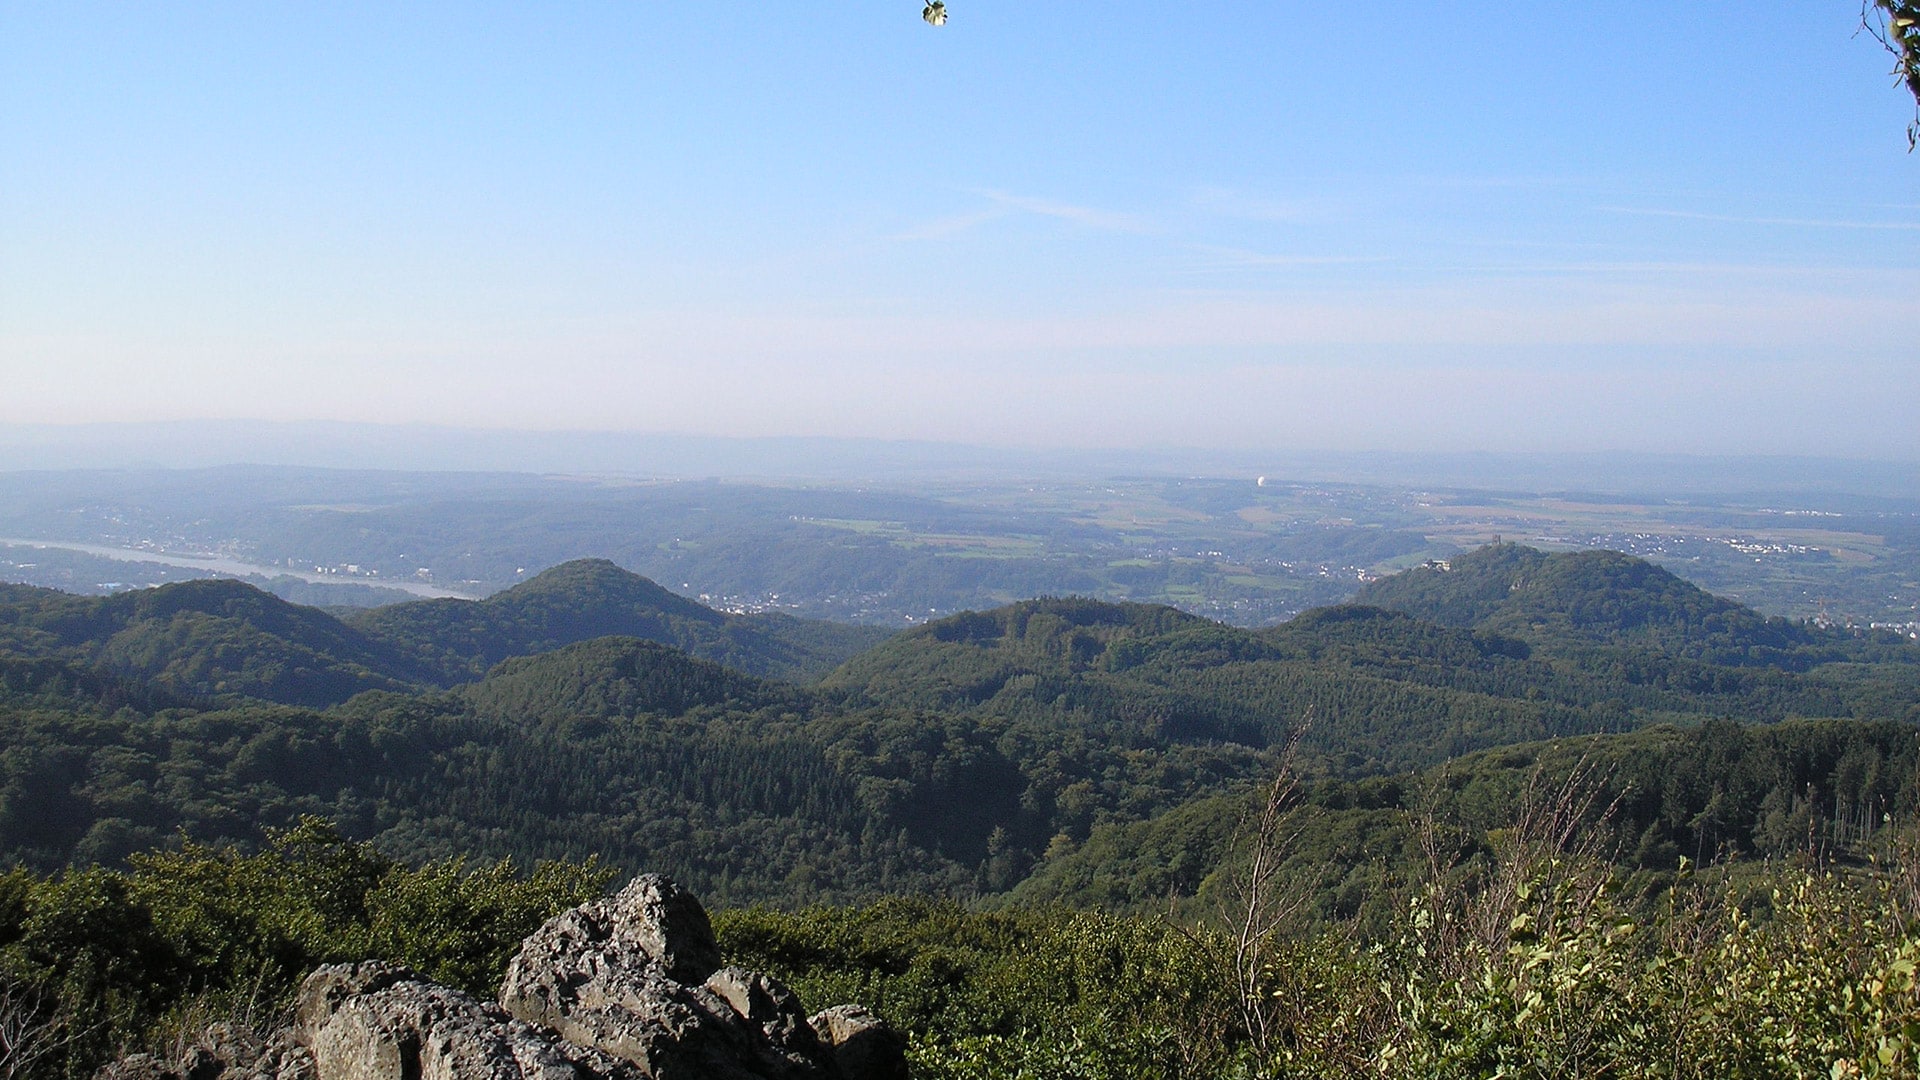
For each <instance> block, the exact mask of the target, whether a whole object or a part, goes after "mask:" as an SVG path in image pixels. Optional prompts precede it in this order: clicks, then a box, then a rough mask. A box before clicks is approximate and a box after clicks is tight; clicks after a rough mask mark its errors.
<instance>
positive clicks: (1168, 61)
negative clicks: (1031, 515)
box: [0, 0, 1920, 458]
mask: <svg viewBox="0 0 1920 1080" xmlns="http://www.w3.org/2000/svg"><path fill="white" fill-rule="evenodd" d="M547 9H551V10H547ZM951 10H952V18H951V21H950V22H949V23H948V25H947V26H945V27H942V28H939V29H934V28H931V27H928V26H927V25H925V24H924V23H922V22H921V21H920V19H919V7H918V3H917V2H908V0H854V2H848V3H839V4H818V5H775V4H769V3H735V4H730V5H721V4H714V3H702V4H682V3H672V2H633V3H626V4H560V5H542V6H540V7H535V6H533V5H485V4H462V5H451V4H432V3H418V4H409V5H393V4H379V5H375V4H353V3H329V4H326V5H317V4H315V5H304V6H302V5H279V4H275V5H261V4H246V5H241V4H231V5H225V4H212V3H207V4H193V5H93V4H87V3H79V2H75V3H62V4H32V5H28V4H17V3H11V2H7V0H0V382H3V383H4V386H5V389H4V392H0V423H8V422H10V423H22V422H46V421H52V422H91V421H113V420H178V419H199V418H262V419H287V420H295V419H302V420H304V419H323V420H354V421H375V422H382V423H431V424H441V425H454V426H467V427H482V428H518V429H528V428H533V429H597V430H627V431H685V432H696V433H703V434H719V435H790V434H810V435H853V436H877V437H888V438H898V437H916V438H935V439H945V440H954V441H961V442H972V443H983V444H995V445H1031V446H1139V445H1164V446H1199V447H1206V446H1220V447H1235V448H1243V447H1250V448H1266V447H1272V448H1315V449H1395V450H1422V449H1449V450H1458V449H1487V450H1529V449H1540V450H1606V449H1637V450H1653V451H1663V452H1664V451H1682V452H1710V453H1741V452H1749V451H1757V450H1768V451H1775V452H1788V453H1826V454H1837V455H1841V456H1860V457H1892V458H1920V424H1916V423H1914V420H1913V417H1914V416H1915V415H1917V414H1920V346H1917V345H1916V344H1915V335H1914V325H1915V321H1916V320H1915V312H1916V311H1920V305H1916V304H1915V302H1914V301H1913V299H1912V298H1913V297H1915V296H1920V156H1914V155H1909V154H1908V153H1907V152H1906V139H1905V135H1904V127H1905V124H1906V123H1907V121H1908V120H1910V119H1911V118H1912V114H1913V108H1912V105H1913V103H1912V100H1911V99H1910V98H1904V97H1903V96H1902V92H1901V91H1900V90H1898V89H1896V88H1895V86H1894V85H1893V83H1892V80H1891V79H1890V77H1889V76H1888V70H1889V67H1890V59H1889V58H1888V57H1887V56H1886V54H1884V53H1883V52H1881V51H1880V50H1879V47H1878V46H1877V45H1876V44H1875V43H1873V42H1872V41H1871V40H1869V39H1867V38H1866V37H1865V36H1860V35H1856V29H1857V19H1858V14H1859V12H1858V8H1857V6H1855V5H1854V4H1853V3H1851V2H1849V0H1811V2H1810V0H1798V2H1795V3H1784V2H1781V3H1769V2H1761V3H1743V4H1731V3H1709V2H1699V3H1686V4H1672V3H1653V2H1650V0H1649V2H1645V3H1591V4H1587V5H1578V6H1559V7H1558V9H1543V8H1540V7H1538V6H1536V7H1535V8H1534V9H1532V10H1525V11H1523V10H1522V9H1518V8H1515V7H1514V6H1513V5H1504V4H1503V5H1493V4H1474V3H1455V4H1446V5H1419V4H1413V5H1399V6H1396V7H1394V8H1392V9H1368V8H1356V7H1353V6H1351V5H1308V4H1295V3H1272V4H1264V5H1263V4H1250V3H1198V4H1191V5H1170V4H1165V3H1108V4H1103V5H1069V4H1058V3H1049V4H1034V3H1025V4H1015V3H1010V2H1006V0H953V4H952V9H951ZM1547 15H1550V16H1551V19H1550V21H1549V20H1547V19H1545V18H1543V16H1547Z"/></svg>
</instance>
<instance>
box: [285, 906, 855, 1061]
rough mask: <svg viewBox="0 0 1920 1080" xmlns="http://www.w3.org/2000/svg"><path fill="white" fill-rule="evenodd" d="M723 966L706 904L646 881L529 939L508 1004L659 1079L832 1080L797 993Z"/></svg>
mask: <svg viewBox="0 0 1920 1080" xmlns="http://www.w3.org/2000/svg"><path fill="white" fill-rule="evenodd" d="M719 967H720V948H719V946H718V944H716V943H715V941H714V939H713V928H712V925H711V924H710V923H709V922H708V920H707V913H706V911H705V909H703V908H701V906H700V902H699V901H698V900H695V899H694V898H693V896H692V895H691V894H690V893H688V892H686V891H685V890H684V889H681V888H680V887H679V886H678V885H676V884H674V883H673V882H671V881H669V880H667V879H666V878H664V877H661V876H659V875H657V874H644V875H642V876H640V877H637V878H635V879H634V880H633V881H632V882H631V883H629V884H628V885H627V887H626V888H624V889H622V890H620V892H619V893H617V894H615V895H614V896H611V897H608V898H607V899H605V900H600V901H596V902H594V903H591V904H583V905H581V906H580V907H577V908H574V909H572V910H571V911H567V912H565V913H563V914H561V915H558V916H556V917H555V918H553V919H551V920H549V921H548V922H547V924H546V925H545V926H542V927H541V928H540V929H539V930H537V931H535V932H534V933H533V935H532V936H530V937H528V938H527V939H526V941H525V942H523V943H522V944H521V946H520V952H519V953H518V954H517V955H516V956H515V957H514V958H513V960H512V961H511V962H510V963H509V964H508V965H507V976H506V980H505V981H504V982H503V983H502V985H501V988H500V1004H501V1006H502V1007H503V1008H505V1009H506V1010H507V1011H508V1012H510V1013H512V1014H513V1015H514V1016H516V1017H519V1018H520V1019H522V1020H524V1021H526V1022H527V1023H530V1024H537V1025H540V1026H543V1027H548V1028H551V1029H553V1030H554V1031H556V1032H558V1033H559V1034H560V1036H561V1037H562V1038H564V1039H567V1040H568V1041H571V1042H576V1043H580V1044H582V1045H586V1046H592V1047H596V1048H598V1049H600V1050H603V1051H605V1052H607V1053H609V1054H612V1055H614V1056H615V1057H618V1058H621V1059H623V1060H625V1061H629V1062H632V1063H633V1064H634V1065H635V1066H637V1067H638V1068H639V1069H640V1070H641V1071H642V1072H643V1073H645V1074H646V1075H647V1076H648V1077H651V1078H653V1080H826V1078H828V1077H831V1076H832V1060H831V1057H830V1056H829V1055H828V1053H827V1052H826V1050H825V1048H824V1047H822V1046H821V1045H820V1041H819V1038H818V1037H817V1036H816V1035H815V1034H814V1032H813V1029H812V1028H811V1027H810V1026H809V1025H808V1024H807V1023H806V1022H805V1020H804V1017H805V1015H806V1014H805V1012H804V1011H803V1010H801V1008H800V1006H799V1002H798V1001H797V999H795V998H794V996H793V994H792V992H791V991H789V990H787V989H786V987H784V986H781V985H780V984H779V983H778V982H776V981H774V980H773V979H771V978H768V977H767V976H764V975H755V974H753V973H752V972H746V971H742V970H740V969H737V968H729V969H727V970H726V971H724V972H722V971H720V970H719ZM323 1080H324V1078H323Z"/></svg>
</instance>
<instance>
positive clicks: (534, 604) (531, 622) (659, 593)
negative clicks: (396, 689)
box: [351, 559, 889, 685]
mask: <svg viewBox="0 0 1920 1080" xmlns="http://www.w3.org/2000/svg"><path fill="white" fill-rule="evenodd" d="M351 622H352V624H353V626H354V627H355V628H356V629H358V630H360V631H362V632H364V633H365V634H367V635H368V636H369V637H371V638H374V639H375V640H378V641H381V642H383V643H385V644H387V645H389V646H390V647H392V648H394V649H396V650H398V651H400V652H403V653H405V654H406V655H407V656H408V657H409V658H410V659H412V660H413V661H414V662H415V663H417V664H419V665H421V666H423V667H427V668H429V669H431V670H433V671H434V672H435V673H436V676H437V678H438V679H439V680H440V681H442V682H443V683H445V684H449V685H450V684H453V683H458V682H467V681H470V680H472V679H477V678H479V677H480V676H481V675H483V674H485V673H486V671H487V669H488V668H490V667H492V666H493V665H494V664H497V663H499V662H500V661H502V660H504V659H506V658H507V657H509V656H527V655H531V654H534V653H541V652H546V651H548V650H550V649H556V648H559V647H560V646H562V645H568V644H572V643H573V642H577V641H586V640H589V639H591V638H597V637H608V636H614V635H618V636H622V637H635V638H644V639H646V640H648V641H657V642H660V643H662V644H666V645H672V646H673V647H675V648H678V649H682V650H684V651H686V652H688V653H691V654H693V655H694V656H698V657H700V658H701V659H704V660H711V661H714V662H715V663H721V664H726V665H727V666H728V667H732V668H736V669H738V670H740V671H745V672H748V673H750V674H754V675H763V676H768V677H772V678H781V679H793V680H800V681H804V680H807V679H812V678H817V677H819V676H820V675H823V674H825V673H826V672H828V671H830V670H832V669H833V668H834V667H835V666H836V665H838V664H839V663H840V662H842V661H843V660H845V659H846V658H848V657H849V656H852V655H854V654H855V653H858V652H859V651H861V650H862V649H865V648H868V647H870V646H872V645H875V644H878V643H879V642H880V641H882V640H884V639H885V638H886V637H887V636H888V633H889V632H888V631H886V630H883V629H880V628H878V627H869V626H853V625H847V624H841V623H831V622H823V621H820V620H815V619H797V618H794V617H792V616H788V615H779V614H763V615H729V614H725V613H722V612H718V611H714V610H713V609H711V608H708V607H704V606H702V605H700V604H697V603H695V602H694V601H692V600H689V599H687V598H686V597H684V596H679V595H676V594H674V593H671V592H668V591H667V590H666V589H663V588H661V587H660V586H659V585H657V584H655V583H654V582H652V581H649V580H648V579H646V578H644V577H641V576H640V575H639V574H635V573H633V572H631V571H628V570H624V569H622V568H620V567H619V566H617V565H615V564H614V563H612V562H609V561H607V560H605V559H576V560H574V561H573V562H568V563H562V564H560V565H559V566H556V567H553V568H552V569H550V570H547V571H545V572H543V573H541V574H538V575H536V576H534V577H532V578H530V579H528V580H526V581H524V582H522V583H520V584H519V585H516V586H514V587H513V588H511V589H507V590H506V591H504V592H499V593H495V594H494V595H492V596H490V597H487V598H486V599H484V600H419V601H413V602H410V603H405V604H393V605H390V606H388V607H381V608H373V609H371V610H367V611H364V612H361V613H358V614H355V615H353V616H351Z"/></svg>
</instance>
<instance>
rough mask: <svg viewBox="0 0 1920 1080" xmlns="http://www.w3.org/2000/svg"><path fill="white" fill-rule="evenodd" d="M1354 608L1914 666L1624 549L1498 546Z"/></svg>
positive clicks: (1518, 632) (1671, 648)
mask: <svg viewBox="0 0 1920 1080" xmlns="http://www.w3.org/2000/svg"><path fill="white" fill-rule="evenodd" d="M1355 602H1356V603H1360V604H1368V605H1373V606H1377V607H1383V608H1390V609H1392V610H1395V611H1403V612H1406V613H1408V614H1410V615H1416V616H1419V617H1420V618H1423V619H1426V620H1429V621H1431V622H1436V623H1440V624H1442V625H1444V626H1453V627H1462V628H1470V629H1474V630H1479V631H1485V632H1490V633H1498V634H1510V635H1513V636H1515V637H1518V638H1521V639H1523V640H1526V641H1527V642H1529V643H1531V644H1533V645H1536V646H1542V647H1547V648H1555V649H1560V650H1567V649H1575V650H1577V649H1578V648H1580V647H1582V646H1586V645H1593V644H1605V645H1639V646H1647V647H1652V648H1656V649H1659V650H1661V651H1663V652H1666V653H1669V654H1672V655H1678V656H1685V657H1689V658H1693V659H1700V660H1708V661H1711V662H1713V663H1716V664H1726V665H1743V666H1762V667H1780V668H1791V669H1795V670H1805V669H1807V668H1808V667H1811V666H1813V665H1816V664H1820V663H1826V662H1831V661H1835V660H1872V661H1878V660H1892V661H1896V662H1899V661H1902V660H1904V661H1905V662H1909V663H1911V662H1914V659H1915V657H1914V650H1913V649H1911V648H1908V647H1902V646H1901V645H1900V644H1899V643H1898V639H1896V638H1894V637H1893V636H1892V635H1871V636H1868V635H1859V634H1854V633H1850V632H1846V631H1840V630H1822V629H1819V628H1817V627H1812V626H1808V625H1806V624H1802V623H1795V622H1790V621H1788V620H1786V619H1781V618H1770V617H1768V616H1765V615H1762V614H1760V613H1759V612H1757V611H1754V610H1753V609H1751V608H1748V607H1746V606H1744V605H1742V604H1739V603H1736V602H1734V601H1732V600H1728V599H1725V598H1723V597H1718V596H1714V595H1713V594H1711V593H1708V592H1706V591H1704V590H1702V589H1700V588H1699V587H1697V586H1695V585H1693V584H1691V583H1690V582H1687V581H1683V580H1681V579H1680V578H1678V577H1675V576H1674V575H1673V574H1671V573H1669V572H1668V571H1666V570H1664V569H1662V568H1660V567H1658V566H1655V565H1654V564H1652V563H1650V562H1647V561H1646V560H1644V559H1637V558H1634V557H1633V556H1630V555H1623V554H1621V553H1620V552H1617V551H1573V552H1560V553H1554V554H1549V553H1547V552H1543V551H1538V550H1536V549H1534V548H1530V547H1525V546H1522V545H1519V544H1490V545H1487V546H1486V547H1482V548H1479V549H1478V550H1475V551H1471V552H1468V553H1466V554H1464V555H1460V556H1458V557H1456V558H1454V559H1452V560H1451V561H1450V562H1449V563H1445V564H1437V563H1430V564H1428V565H1426V566H1422V567H1417V568H1415V569H1412V570H1408V571H1406V572H1404V573H1400V574H1395V575H1393V576H1391V577H1386V578H1381V579H1380V580H1378V581H1374V582H1371V583H1369V584H1368V585H1367V586H1365V587H1364V588H1362V589H1361V590H1360V593H1359V595H1358V596H1357V597H1355ZM1876 646H1877V647H1876Z"/></svg>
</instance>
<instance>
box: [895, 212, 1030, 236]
mask: <svg viewBox="0 0 1920 1080" xmlns="http://www.w3.org/2000/svg"><path fill="white" fill-rule="evenodd" d="M1008 213H1010V211H1008V210H1007V209H1005V208H1004V207H994V208H993V209H991V210H981V211H977V212H975V213H972V214H955V215H953V216H952V217H943V218H935V219H934V220H932V221H929V222H927V223H926V224H924V225H920V226H917V227H915V228H912V229H908V230H907V231H906V232H903V233H896V234H895V235H894V236H893V239H895V240H945V239H947V238H948V237H950V236H959V235H960V234H961V233H966V232H972V231H973V230H974V229H977V228H979V227H980V226H982V225H985V224H986V223H987V222H989V221H994V220H997V219H999V218H1003V217H1006V216H1007V214H1008Z"/></svg>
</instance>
